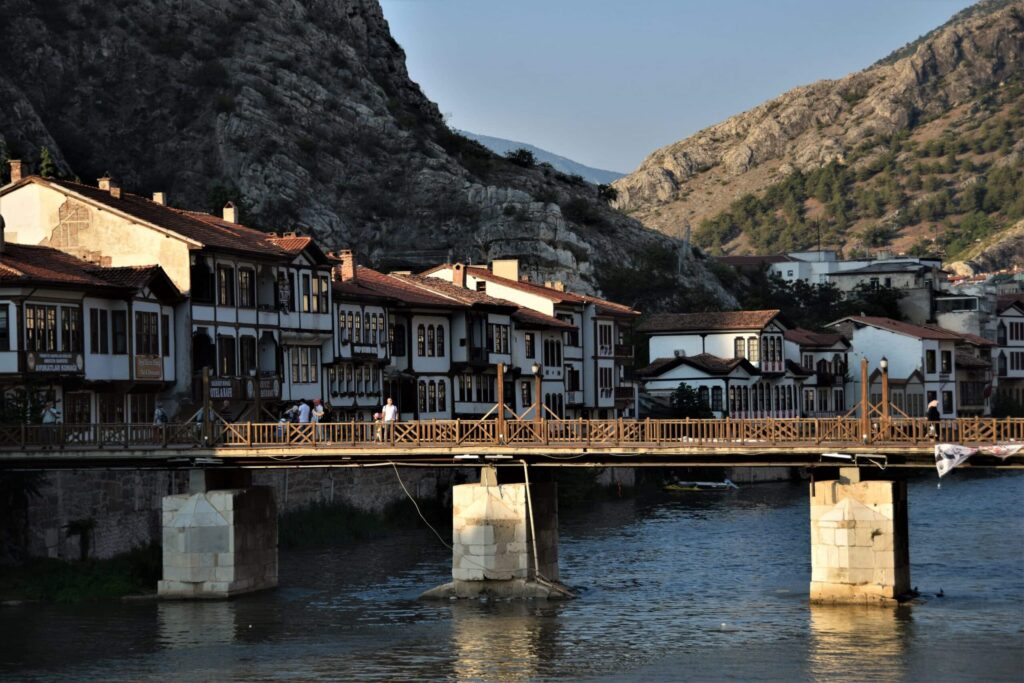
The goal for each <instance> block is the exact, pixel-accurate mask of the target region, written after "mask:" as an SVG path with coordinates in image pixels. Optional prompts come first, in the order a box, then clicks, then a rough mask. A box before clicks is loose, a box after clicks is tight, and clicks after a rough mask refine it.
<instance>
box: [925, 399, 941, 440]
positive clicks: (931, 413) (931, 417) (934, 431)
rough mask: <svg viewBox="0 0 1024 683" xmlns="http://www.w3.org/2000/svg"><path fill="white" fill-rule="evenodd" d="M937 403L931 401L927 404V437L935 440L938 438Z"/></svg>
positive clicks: (938, 416)
mask: <svg viewBox="0 0 1024 683" xmlns="http://www.w3.org/2000/svg"><path fill="white" fill-rule="evenodd" d="M940 419H942V416H941V415H939V402H938V401H936V400H934V399H933V400H932V401H930V402H929V403H928V436H929V437H931V438H933V439H935V438H937V437H938V436H939V420H940Z"/></svg>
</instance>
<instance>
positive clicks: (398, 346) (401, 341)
mask: <svg viewBox="0 0 1024 683" xmlns="http://www.w3.org/2000/svg"><path fill="white" fill-rule="evenodd" d="M390 329H391V330H393V331H394V344H393V345H392V346H391V354H392V355H394V356H404V355H405V325H401V324H399V325H394V326H392V327H391V328H390Z"/></svg>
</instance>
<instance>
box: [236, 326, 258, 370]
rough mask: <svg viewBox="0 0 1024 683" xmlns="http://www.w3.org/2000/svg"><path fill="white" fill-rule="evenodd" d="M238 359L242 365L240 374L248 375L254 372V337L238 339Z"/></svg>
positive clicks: (246, 336) (248, 336) (247, 336)
mask: <svg viewBox="0 0 1024 683" xmlns="http://www.w3.org/2000/svg"><path fill="white" fill-rule="evenodd" d="M238 359H239V361H240V362H241V364H242V374H243V375H248V374H251V373H253V372H255V370H256V337H253V336H251V335H245V336H242V337H239V338H238Z"/></svg>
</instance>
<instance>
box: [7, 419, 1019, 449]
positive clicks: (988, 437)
mask: <svg viewBox="0 0 1024 683" xmlns="http://www.w3.org/2000/svg"><path fill="white" fill-rule="evenodd" d="M869 425H870V429H869V432H868V433H867V434H864V433H862V422H861V420H860V419H859V418H856V417H821V418H756V419H741V420H734V419H718V420H690V419H684V420H650V419H648V420H622V419H618V420H582V419H580V420H543V421H539V422H534V421H530V420H505V421H502V422H500V423H499V422H498V421H497V420H428V421H421V422H397V423H393V424H388V425H381V424H374V423H372V422H332V423H323V424H296V423H252V422H246V423H223V422H217V423H214V424H211V425H209V426H208V427H207V426H204V425H202V424H199V423H185V424H167V425H150V424H82V425H75V424H60V425H21V426H0V450H7V451H10V450H36V449H38V450H52V449H62V450H104V449H125V448H135V449H139V448H141V449H161V448H172V447H173V448H190V447H214V446H216V447H228V448H233V447H248V448H261V447H282V446H284V447H294V448H326V447H332V448H363V449H378V448H395V449H399V448H429V447H438V448H450V447H459V446H512V447H517V446H518V447H536V446H575V447H594V448H602V447H607V448H611V447H629V446H636V447H642V448H645V449H655V450H656V449H658V448H673V447H678V446H680V445H686V446H687V447H688V448H706V449H708V450H713V449H716V448H727V447H736V446H750V447H757V446H772V447H777V446H781V447H786V446H791V447H801V446H803V447H808V446H809V447H814V448H818V447H821V448H823V449H835V448H843V447H851V446H862V445H873V446H877V447H879V448H882V447H885V446H922V445H925V446H926V445H930V444H933V443H960V444H965V445H991V444H996V443H1024V418H1004V419H995V418H960V419H955V420H943V421H941V422H927V421H926V420H924V419H918V418H889V419H876V420H872V421H870V422H869ZM207 429H208V431H207Z"/></svg>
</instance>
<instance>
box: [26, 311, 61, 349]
mask: <svg viewBox="0 0 1024 683" xmlns="http://www.w3.org/2000/svg"><path fill="white" fill-rule="evenodd" d="M25 349H26V350H27V351H56V350H57V307H56V306H36V305H28V304H27V305H26V306H25Z"/></svg>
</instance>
